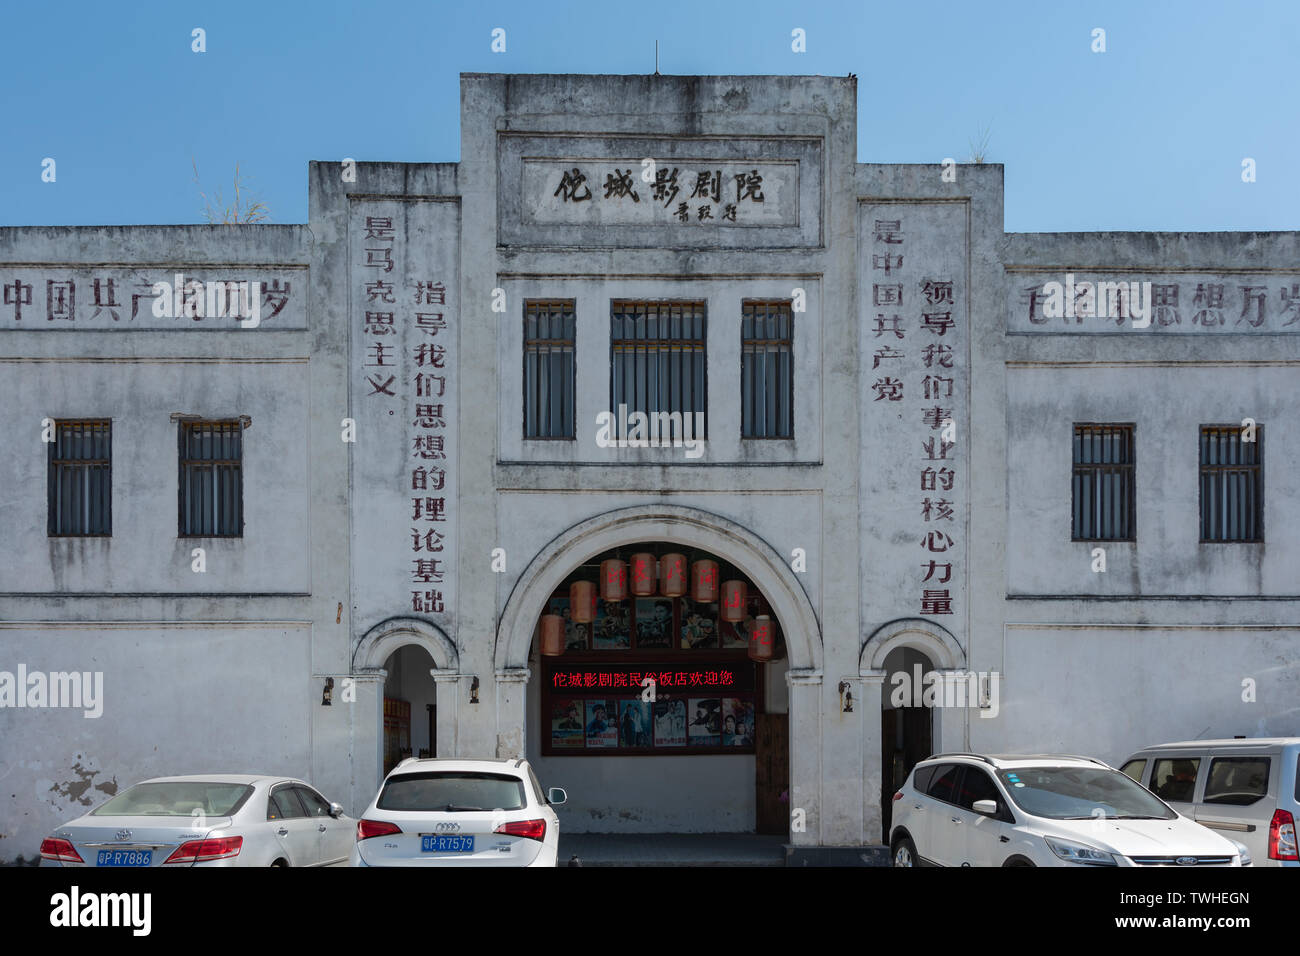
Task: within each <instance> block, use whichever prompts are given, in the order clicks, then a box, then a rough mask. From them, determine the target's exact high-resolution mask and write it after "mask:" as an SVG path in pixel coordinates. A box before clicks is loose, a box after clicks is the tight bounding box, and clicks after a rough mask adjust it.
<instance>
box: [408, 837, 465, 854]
mask: <svg viewBox="0 0 1300 956" xmlns="http://www.w3.org/2000/svg"><path fill="white" fill-rule="evenodd" d="M420 852H421V853H473V852H474V838H473V837H472V836H422V837H420Z"/></svg>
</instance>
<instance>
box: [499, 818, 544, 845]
mask: <svg viewBox="0 0 1300 956" xmlns="http://www.w3.org/2000/svg"><path fill="white" fill-rule="evenodd" d="M492 832H493V833H505V834H507V835H508V836H517V837H527V838H528V839H530V840H544V839H546V821H545V820H516V821H515V822H514V823H503V824H501V826H499V827H497V828H496V829H495V830H493V831H492Z"/></svg>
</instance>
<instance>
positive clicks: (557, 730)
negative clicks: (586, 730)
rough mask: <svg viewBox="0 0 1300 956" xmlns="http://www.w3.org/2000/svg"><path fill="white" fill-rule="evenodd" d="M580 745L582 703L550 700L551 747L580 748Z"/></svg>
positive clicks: (578, 701)
mask: <svg viewBox="0 0 1300 956" xmlns="http://www.w3.org/2000/svg"><path fill="white" fill-rule="evenodd" d="M582 745H583V739H582V701H580V700H569V699H567V698H559V697H556V698H552V699H551V746H552V747H567V748H575V747H576V748H581V747H582Z"/></svg>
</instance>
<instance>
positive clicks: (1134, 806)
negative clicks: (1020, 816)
mask: <svg viewBox="0 0 1300 956" xmlns="http://www.w3.org/2000/svg"><path fill="white" fill-rule="evenodd" d="M998 777H999V778H1000V779H1001V780H1002V784H1003V786H1005V787H1006V788H1007V793H1009V794H1010V795H1011V799H1012V800H1013V801H1015V804H1016V806H1018V807H1020V809H1022V810H1024V811H1025V812H1026V813H1032V814H1033V815H1034V816H1038V817H1048V818H1050V819H1053V820H1087V819H1090V818H1098V819H1105V820H1172V819H1174V817H1176V816H1177V814H1176V813H1174V811H1173V810H1171V809H1169V808H1168V807H1167V806H1165V805H1164V804H1163V803H1161V802H1160V801H1159V800H1158V799H1156V797H1154V796H1152V794H1151V792H1150V791H1148V790H1147V789H1146V788H1145V787H1143V786H1141V785H1140V784H1137V783H1134V782H1133V780H1132V779H1130V778H1129V777H1127V776H1125V775H1124V774H1122V773H1118V772H1116V771H1114V770H1111V769H1109V768H1105V767H1027V768H1019V769H1015V770H1000V771H998Z"/></svg>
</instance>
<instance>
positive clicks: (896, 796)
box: [894, 790, 903, 803]
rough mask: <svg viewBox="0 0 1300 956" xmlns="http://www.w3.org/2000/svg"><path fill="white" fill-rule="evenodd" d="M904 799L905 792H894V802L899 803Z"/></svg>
mask: <svg viewBox="0 0 1300 956" xmlns="http://www.w3.org/2000/svg"><path fill="white" fill-rule="evenodd" d="M902 799H903V791H902V790H895V791H894V802H895V803H897V802H898V801H899V800H902Z"/></svg>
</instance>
